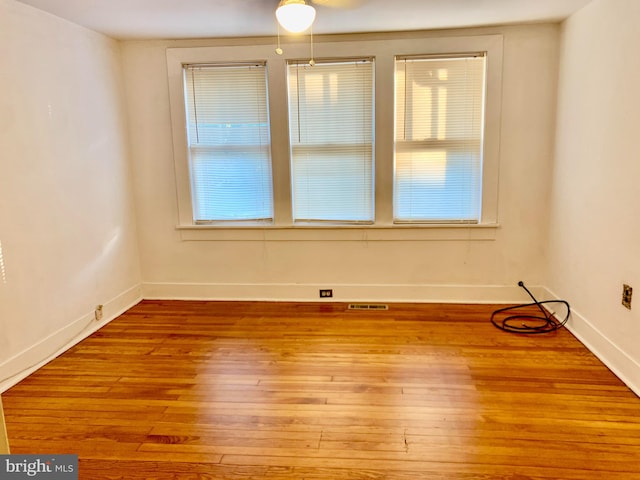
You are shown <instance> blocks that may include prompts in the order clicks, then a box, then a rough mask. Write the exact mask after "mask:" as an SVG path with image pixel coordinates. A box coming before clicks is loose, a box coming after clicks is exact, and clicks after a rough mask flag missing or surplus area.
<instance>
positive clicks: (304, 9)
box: [276, 0, 316, 33]
mask: <svg viewBox="0 0 640 480" xmlns="http://www.w3.org/2000/svg"><path fill="white" fill-rule="evenodd" d="M276 18H277V19H278V23H279V24H280V26H281V27H282V28H284V29H285V30H287V31H289V32H291V33H301V32H304V31H305V30H307V29H308V28H309V27H310V26H311V24H312V23H313V21H314V20H315V18H316V9H315V8H313V7H312V6H311V5H307V3H306V2H305V0H282V1H281V2H280V4H279V5H278V8H277V9H276Z"/></svg>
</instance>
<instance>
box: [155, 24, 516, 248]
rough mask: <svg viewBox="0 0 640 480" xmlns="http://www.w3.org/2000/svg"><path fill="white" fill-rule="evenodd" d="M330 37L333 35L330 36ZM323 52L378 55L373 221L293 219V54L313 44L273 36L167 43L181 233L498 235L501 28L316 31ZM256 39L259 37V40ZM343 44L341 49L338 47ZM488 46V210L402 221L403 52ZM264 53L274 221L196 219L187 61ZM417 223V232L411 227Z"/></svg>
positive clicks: (216, 236)
mask: <svg viewBox="0 0 640 480" xmlns="http://www.w3.org/2000/svg"><path fill="white" fill-rule="evenodd" d="M327 38H328V39H330V37H327ZM314 41H315V56H316V57H317V58H335V59H338V58H354V57H372V58H374V59H375V72H374V75H375V78H374V84H375V91H374V104H375V105H376V110H375V112H374V125H375V132H374V135H375V142H374V146H375V151H374V158H375V165H374V175H375V177H374V195H375V197H374V204H375V205H374V208H375V222H374V224H365V225H362V224H358V225H354V224H335V223H327V222H323V223H322V224H311V225H307V224H294V222H293V219H292V209H291V201H292V200H291V180H290V177H291V175H290V173H291V172H290V158H289V155H290V145H289V120H288V115H289V113H288V111H287V105H288V92H287V62H288V61H294V60H299V59H301V58H306V57H307V56H308V55H309V45H308V44H307V43H306V42H305V43H291V44H283V45H282V48H283V50H284V54H283V55H277V54H276V52H275V49H276V45H274V44H271V43H270V42H269V41H268V40H263V42H264V43H260V41H259V40H256V41H255V42H254V44H246V43H245V44H243V45H233V46H229V45H228V44H227V45H221V46H200V47H178V48H167V50H166V60H167V74H168V87H169V101H170V110H171V127H172V135H173V150H174V151H173V153H174V168H175V176H176V177H175V179H176V194H177V213H178V218H177V225H176V228H177V230H178V231H179V232H180V235H181V238H182V239H183V240H261V241H264V240H316V239H317V240H345V241H350V240H354V241H355V240H357V241H360V240H367V241H369V240H405V239H415V240H423V239H424V240H428V239H437V240H441V239H445V240H446V239H452V240H455V239H493V238H495V230H496V227H498V226H499V224H498V182H499V178H498V176H499V165H500V122H501V108H502V100H501V98H502V57H503V36H502V35H501V34H491V35H471V36H450V37H449V36H447V37H438V36H432V35H429V34H428V33H425V34H423V35H416V34H409V35H407V36H403V37H402V38H391V39H374V40H349V39H348V38H347V40H345V41H324V39H323V38H322V37H320V36H316V37H314ZM255 43H258V44H255ZM336 52H339V55H337V54H336ZM473 52H486V55H487V77H486V97H485V98H486V105H485V120H484V121H485V124H484V128H485V132H484V140H483V166H482V216H481V219H480V222H478V223H477V224H463V225H459V224H450V223H443V224H437V223H435V224H434V223H428V224H413V223H410V224H404V223H402V224H398V223H394V221H393V163H394V112H395V105H394V101H395V100H394V98H395V95H394V93H395V90H394V89H395V85H394V69H395V58H396V57H397V56H404V55H449V54H467V53H473ZM248 61H250V62H253V61H266V65H267V85H268V104H269V105H270V112H271V158H272V174H273V197H274V221H273V222H272V223H269V224H264V223H263V224H260V223H258V222H256V223H247V224H243V225H221V224H215V225H196V224H195V223H194V221H193V211H192V206H191V185H190V183H191V182H190V172H189V162H188V144H187V139H186V117H185V106H184V92H183V83H182V81H183V80H182V79H183V77H182V71H183V65H185V64H194V63H218V62H248ZM409 231H411V233H409Z"/></svg>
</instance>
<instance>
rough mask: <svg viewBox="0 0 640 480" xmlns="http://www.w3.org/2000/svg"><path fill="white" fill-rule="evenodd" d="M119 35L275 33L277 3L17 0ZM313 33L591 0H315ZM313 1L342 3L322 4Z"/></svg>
mask: <svg viewBox="0 0 640 480" xmlns="http://www.w3.org/2000/svg"><path fill="white" fill-rule="evenodd" d="M18 1H20V2H22V3H26V4H29V5H32V6H34V7H36V8H39V9H41V10H45V11H47V12H50V13H52V14H54V15H57V16H59V17H62V18H65V19H67V20H70V21H72V22H74V23H77V24H80V25H83V26H85V27H88V28H90V29H92V30H96V31H98V32H102V33H104V34H106V35H109V36H111V37H114V38H118V39H150V38H166V39H175V38H205V37H244V36H262V35H275V32H276V30H277V27H276V23H275V17H274V11H275V8H276V7H277V5H278V0H18ZM316 1H317V2H318V4H316V9H317V16H316V22H315V24H314V27H313V31H314V33H315V34H323V33H349V32H385V31H401V30H421V29H437V28H453V27H471V26H482V25H496V24H510V23H522V22H543V21H558V20H562V19H564V18H566V17H568V16H569V15H571V14H572V13H574V12H575V11H577V10H579V9H580V8H582V7H583V6H584V5H586V4H587V3H589V2H590V1H591V0H316ZM320 2H323V3H324V2H345V3H347V4H349V5H348V8H329V7H327V6H322V5H319V3H320Z"/></svg>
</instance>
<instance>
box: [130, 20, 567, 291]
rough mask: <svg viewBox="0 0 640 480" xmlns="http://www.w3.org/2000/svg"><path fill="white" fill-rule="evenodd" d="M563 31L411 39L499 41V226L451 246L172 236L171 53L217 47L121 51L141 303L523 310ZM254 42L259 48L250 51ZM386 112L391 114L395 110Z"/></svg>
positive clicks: (539, 275)
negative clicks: (362, 302)
mask: <svg viewBox="0 0 640 480" xmlns="http://www.w3.org/2000/svg"><path fill="white" fill-rule="evenodd" d="M558 31H559V29H558V26H556V25H537V26H520V27H505V28H493V29H482V30H465V31H448V32H432V33H429V34H422V35H419V36H416V37H415V38H416V41H423V42H426V44H428V42H429V41H430V40H429V38H430V37H436V36H440V37H441V36H460V35H472V34H473V35H482V34H502V35H503V37H504V59H503V62H504V63H503V68H504V75H503V91H502V113H503V115H502V122H501V143H500V166H499V167H500V176H499V181H500V186H499V204H498V215H499V218H498V221H499V223H500V227H499V228H498V229H497V230H495V232H492V233H491V235H493V237H494V238H493V239H490V240H478V239H474V238H475V237H474V235H475V233H466V234H463V235H460V234H459V233H460V232H458V235H457V238H456V239H451V237H449V236H447V235H445V236H444V237H442V236H439V235H435V238H433V239H428V240H424V239H421V240H415V239H414V237H413V236H412V233H414V232H407V234H406V235H399V236H398V237H397V238H395V239H394V240H380V241H378V240H375V239H374V234H371V235H367V234H366V232H365V233H364V234H363V235H362V236H361V237H360V238H359V239H357V240H353V241H341V240H335V239H327V238H330V237H331V235H330V234H326V232H325V233H322V232H321V233H318V234H317V235H316V234H309V235H308V238H306V240H304V241H303V240H296V239H291V237H284V239H280V240H264V241H237V240H229V241H185V240H183V238H182V236H181V235H182V233H183V232H182V233H181V232H180V231H178V230H176V228H175V227H176V225H177V223H178V213H177V205H176V185H175V173H174V164H173V150H172V141H171V118H170V109H169V98H168V85H167V62H166V56H165V51H166V48H168V47H179V46H207V45H216V44H221V43H222V42H221V41H217V42H215V41H188V42H186V41H185V42H180V41H172V42H161V41H155V42H151V41H149V42H144V41H142V42H125V43H124V44H123V66H124V72H125V83H126V87H127V101H128V115H129V120H130V132H131V138H132V161H133V168H134V178H135V192H136V207H137V216H138V228H139V234H140V245H141V262H142V271H143V282H144V284H143V288H144V292H145V295H146V296H151V297H154V296H157V297H172V298H176V297H183V298H185V297H200V298H268V299H289V298H291V299H303V300H306V299H312V300H313V299H317V296H318V288H333V289H334V296H335V298H336V299H337V300H345V299H348V300H353V299H369V300H417V301H433V300H449V301H471V300H475V301H505V300H518V299H522V298H523V297H521V292H520V291H519V289H518V288H517V287H516V286H515V285H516V284H517V282H518V280H524V281H525V282H527V283H528V284H530V285H541V284H543V283H544V274H545V262H544V259H545V258H546V249H545V242H546V238H547V231H546V228H547V218H548V213H549V211H548V208H549V200H548V197H549V196H548V192H549V180H550V170H551V165H552V153H553V138H554V117H555V99H556V81H557V60H558V59H557V52H558V50H557V49H558ZM406 36H407V35H406V34H404V35H403V37H406ZM357 38H367V39H372V38H396V37H392V36H389V37H384V36H359V37H357ZM338 39H339V40H342V41H349V40H352V37H348V36H344V37H338ZM332 40H335V38H334V39H332ZM252 41H254V42H255V41H256V40H243V43H245V44H246V43H250V42H252ZM269 41H271V40H269ZM318 41H319V42H321V41H322V39H318ZM381 103H382V104H387V105H392V104H393V99H392V98H388V99H382V102H380V101H378V104H379V105H380V104H381ZM276 161H277V160H276Z"/></svg>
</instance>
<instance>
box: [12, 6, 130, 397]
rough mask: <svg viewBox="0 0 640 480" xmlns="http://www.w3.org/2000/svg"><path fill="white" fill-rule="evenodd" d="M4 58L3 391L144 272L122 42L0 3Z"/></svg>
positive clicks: (126, 298) (91, 324) (109, 310)
mask: <svg viewBox="0 0 640 480" xmlns="http://www.w3.org/2000/svg"><path fill="white" fill-rule="evenodd" d="M0 65H2V67H1V68H0V91H1V92H2V96H0V247H1V249H2V251H1V256H0V391H2V390H3V389H5V388H6V387H7V386H8V385H10V384H12V383H15V381H16V379H18V378H19V377H20V376H21V375H24V373H25V369H29V367H31V366H33V365H34V364H36V363H38V362H40V361H42V360H43V359H45V358H47V357H49V356H50V355H51V354H53V353H54V352H56V351H57V350H59V349H60V348H62V347H64V346H65V345H67V344H68V342H69V341H71V340H72V339H74V338H79V337H81V336H82V335H86V333H87V332H88V331H90V329H92V328H96V327H97V326H99V325H100V323H99V322H96V321H95V320H93V321H92V318H93V316H94V313H93V312H94V308H95V306H96V305H97V304H104V305H105V307H104V319H105V320H107V319H109V318H111V317H113V316H115V314H116V313H118V312H119V311H120V310H122V309H123V308H126V307H129V306H130V305H132V304H133V303H135V302H136V301H137V300H138V298H139V297H140V289H139V283H140V268H139V261H138V249H137V237H136V230H135V218H134V207H133V203H132V193H131V178H130V166H129V163H128V143H127V132H126V121H125V110H124V104H123V100H124V98H123V94H122V84H121V83H122V82H121V78H122V75H121V68H120V52H119V45H118V43H117V42H115V41H113V40H111V39H108V38H106V37H104V36H102V35H99V34H96V33H94V32H91V31H88V30H86V29H83V28H81V27H78V26H76V25H73V24H71V23H68V22H66V21H63V20H60V19H58V18H55V17H53V16H50V15H48V14H45V13H43V12H41V11H39V10H36V9H33V8H31V7H28V6H25V5H24V4H21V3H17V2H14V1H13V0H0ZM16 373H18V376H17V377H15V376H14V377H12V376H13V375H15V374H16ZM10 377H12V378H10Z"/></svg>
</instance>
